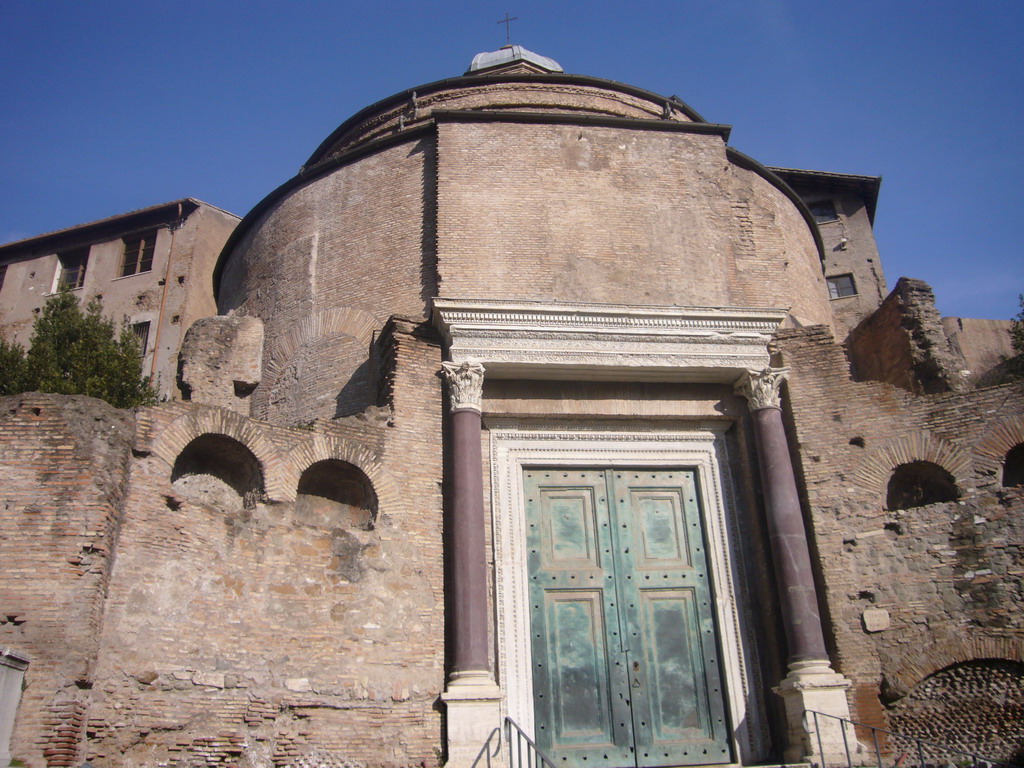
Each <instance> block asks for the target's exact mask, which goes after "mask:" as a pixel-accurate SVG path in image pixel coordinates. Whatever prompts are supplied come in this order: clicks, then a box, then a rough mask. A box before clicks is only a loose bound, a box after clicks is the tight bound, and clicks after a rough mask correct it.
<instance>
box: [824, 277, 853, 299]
mask: <svg viewBox="0 0 1024 768" xmlns="http://www.w3.org/2000/svg"><path fill="white" fill-rule="evenodd" d="M825 282H826V283H828V297H829V298H830V299H841V298H843V296H856V295H857V284H856V283H854V282H853V275H836V276H835V277H826V278H825Z"/></svg>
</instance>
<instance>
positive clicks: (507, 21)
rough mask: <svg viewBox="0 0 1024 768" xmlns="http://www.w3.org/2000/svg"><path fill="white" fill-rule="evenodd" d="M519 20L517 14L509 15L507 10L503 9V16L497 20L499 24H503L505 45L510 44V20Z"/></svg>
mask: <svg viewBox="0 0 1024 768" xmlns="http://www.w3.org/2000/svg"><path fill="white" fill-rule="evenodd" d="M513 21H519V17H518V16H509V15H508V11H505V18H504V19H502V20H501V21H499V22H498V23H499V24H504V25H505V45H511V44H512V22H513Z"/></svg>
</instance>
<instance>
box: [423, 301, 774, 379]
mask: <svg viewBox="0 0 1024 768" xmlns="http://www.w3.org/2000/svg"><path fill="white" fill-rule="evenodd" d="M785 316H786V310H784V309H748V308H737V307H640V306H630V305H615V304H547V303H543V302H523V301H501V300H467V299H443V298H439V299H435V300H434V323H435V325H436V326H437V328H438V329H439V330H440V331H441V333H442V335H443V336H444V338H445V342H446V343H447V346H448V349H449V353H450V356H451V359H452V360H453V361H454V362H457V363H458V362H462V361H464V360H470V359H472V360H478V361H480V362H482V363H483V364H485V365H486V366H487V373H488V376H492V377H495V378H545V379H558V378H579V377H580V375H581V373H582V374H586V375H587V376H589V377H591V378H597V379H605V380H660V381H714V382H730V383H731V382H733V381H735V379H736V376H737V375H739V374H740V373H742V372H743V371H745V370H748V369H752V368H753V369H760V368H764V367H765V366H767V365H768V362H769V355H768V349H767V345H768V342H769V340H770V339H771V337H772V334H773V333H774V332H775V331H776V329H777V328H778V327H779V325H780V323H781V322H782V321H783V319H784V318H785Z"/></svg>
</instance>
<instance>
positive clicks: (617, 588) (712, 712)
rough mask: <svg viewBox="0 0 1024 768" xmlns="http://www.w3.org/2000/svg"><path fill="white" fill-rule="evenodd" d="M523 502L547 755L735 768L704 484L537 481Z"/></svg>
mask: <svg viewBox="0 0 1024 768" xmlns="http://www.w3.org/2000/svg"><path fill="white" fill-rule="evenodd" d="M524 490H525V491H526V513H527V530H528V542H527V544H528V559H529V563H528V567H529V571H530V574H529V575H530V602H531V606H532V610H531V617H532V618H531V633H532V636H533V637H532V641H533V656H534V691H535V704H536V720H537V741H538V744H539V745H540V746H541V748H542V749H544V750H545V751H546V752H548V754H550V755H551V756H552V757H553V758H555V759H556V761H559V762H561V761H562V760H565V761H567V762H570V761H571V762H572V763H573V764H574V765H582V764H586V765H596V766H628V765H638V766H651V767H653V766H672V765H696V764H708V763H725V762H729V761H730V759H731V754H730V747H729V740H728V730H727V723H726V719H725V707H724V700H723V695H722V688H721V682H720V673H719V669H718V650H717V642H716V636H715V628H714V619H713V614H712V610H711V588H710V585H709V583H708V581H709V577H708V569H707V558H706V553H705V552H704V543H703V535H702V528H701V517H700V509H699V506H698V503H697V493H696V482H695V476H694V473H693V472H692V471H689V470H655V471H650V470H648V471H639V470H628V471H622V470H572V471H567V470H560V469H528V470H526V471H525V473H524ZM581 761H582V762H581Z"/></svg>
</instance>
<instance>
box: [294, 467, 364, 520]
mask: <svg viewBox="0 0 1024 768" xmlns="http://www.w3.org/2000/svg"><path fill="white" fill-rule="evenodd" d="M295 516H296V519H298V520H300V521H301V522H304V523H309V524H313V525H319V526H323V527H327V528H335V527H339V526H340V527H344V528H361V529H363V530H370V529H372V528H373V524H374V521H375V520H376V518H377V493H376V492H375V491H374V489H373V483H371V482H370V478H368V477H367V476H366V475H365V474H364V473H363V472H362V470H360V469H359V468H358V467H354V466H353V465H351V464H349V463H348V462H345V461H340V460H338V459H325V460H323V461H318V462H317V463H316V464H313V465H311V466H309V467H308V468H307V469H306V471H305V472H303V473H302V477H300V478H299V487H298V493H297V495H296V498H295Z"/></svg>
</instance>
